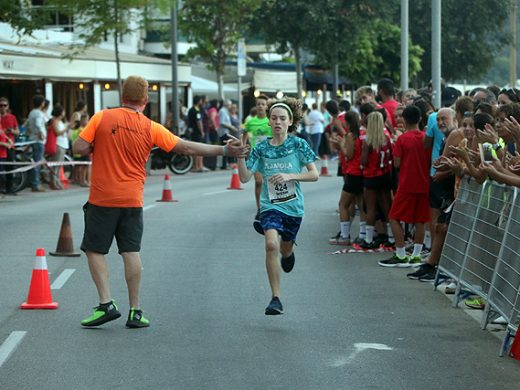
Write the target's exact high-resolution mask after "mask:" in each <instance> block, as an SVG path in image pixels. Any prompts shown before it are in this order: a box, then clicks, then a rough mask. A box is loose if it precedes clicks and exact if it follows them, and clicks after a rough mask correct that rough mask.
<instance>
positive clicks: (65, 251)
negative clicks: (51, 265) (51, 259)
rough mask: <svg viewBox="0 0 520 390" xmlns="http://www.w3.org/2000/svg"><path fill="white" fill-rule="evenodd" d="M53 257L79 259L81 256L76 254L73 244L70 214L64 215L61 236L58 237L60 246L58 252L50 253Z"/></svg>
mask: <svg viewBox="0 0 520 390" xmlns="http://www.w3.org/2000/svg"><path fill="white" fill-rule="evenodd" d="M49 254H50V255H51V256H61V257H78V256H79V255H80V254H79V253H78V252H74V245H73V244H72V228H71V227H70V217H69V213H64V214H63V220H62V222H61V229H60V236H59V237H58V244H57V245H56V250H55V251H54V252H50V253H49Z"/></svg>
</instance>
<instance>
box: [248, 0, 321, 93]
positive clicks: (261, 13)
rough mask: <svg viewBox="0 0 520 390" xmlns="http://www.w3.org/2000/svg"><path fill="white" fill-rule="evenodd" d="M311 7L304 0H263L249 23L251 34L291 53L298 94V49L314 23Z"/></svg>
mask: <svg viewBox="0 0 520 390" xmlns="http://www.w3.org/2000/svg"><path fill="white" fill-rule="evenodd" d="M312 9H313V6H312V2H310V1H307V0H264V2H263V3H262V6H261V7H260V8H259V9H258V10H257V11H256V13H255V16H254V18H253V19H252V20H251V23H250V26H249V29H250V31H251V33H252V34H260V35H261V36H262V37H263V38H264V39H265V42H266V44H268V45H273V46H274V47H275V49H276V51H277V52H278V53H280V54H285V53H288V52H290V53H291V54H292V55H293V56H294V63H295V66H296V78H297V81H296V84H297V90H298V96H299V97H300V96H302V90H303V88H302V72H301V50H302V49H305V48H307V47H308V46H309V36H310V35H311V34H313V31H314V27H315V25H316V24H317V23H316V22H317V20H316V19H315V18H314V16H313V13H312ZM295 10H297V12H295Z"/></svg>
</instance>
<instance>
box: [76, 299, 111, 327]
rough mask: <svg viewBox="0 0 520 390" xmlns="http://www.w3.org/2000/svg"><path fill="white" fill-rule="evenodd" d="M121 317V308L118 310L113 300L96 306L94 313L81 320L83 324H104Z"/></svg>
mask: <svg viewBox="0 0 520 390" xmlns="http://www.w3.org/2000/svg"><path fill="white" fill-rule="evenodd" d="M119 317H121V313H120V312H119V310H117V306H116V303H115V301H114V300H112V301H110V302H108V303H104V304H102V305H99V306H96V307H95V308H94V312H93V313H92V315H91V316H90V317H88V318H85V319H84V320H83V321H81V325H83V326H99V325H103V324H104V323H105V322H108V321H112V320H115V319H117V318H119Z"/></svg>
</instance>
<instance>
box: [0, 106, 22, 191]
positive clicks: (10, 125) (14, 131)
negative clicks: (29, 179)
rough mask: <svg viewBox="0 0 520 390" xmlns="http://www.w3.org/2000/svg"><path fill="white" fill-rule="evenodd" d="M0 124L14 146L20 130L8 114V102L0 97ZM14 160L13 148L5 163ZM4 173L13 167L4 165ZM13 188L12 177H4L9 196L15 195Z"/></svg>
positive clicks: (15, 121)
mask: <svg viewBox="0 0 520 390" xmlns="http://www.w3.org/2000/svg"><path fill="white" fill-rule="evenodd" d="M0 124H1V125H2V128H3V129H4V131H5V134H6V136H7V138H9V140H10V141H11V143H12V144H14V142H15V139H16V137H18V135H19V134H20V129H19V128H18V121H17V120H16V117H15V116H14V115H13V114H11V113H10V112H9V100H7V98H5V97H0ZM15 159H16V152H15V150H14V148H12V147H11V148H8V149H7V156H6V160H5V161H7V162H13V161H15ZM5 167H6V169H5V170H6V171H11V170H12V169H13V165H6V166H5ZM12 188H13V175H10V174H8V175H5V191H6V193H7V194H9V195H17V194H16V192H13V191H12Z"/></svg>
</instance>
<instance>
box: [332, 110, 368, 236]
mask: <svg viewBox="0 0 520 390" xmlns="http://www.w3.org/2000/svg"><path fill="white" fill-rule="evenodd" d="M344 121H345V126H346V128H347V131H348V132H347V134H346V135H344V136H339V135H333V136H332V138H331V142H333V143H334V144H335V145H336V146H337V147H338V148H339V150H340V151H341V153H342V155H343V156H344V160H345V161H344V163H343V162H342V164H341V170H342V174H343V177H344V184H343V189H342V191H341V196H340V200H339V225H340V231H339V233H338V234H337V235H336V236H334V237H331V238H330V239H329V244H331V245H350V244H351V239H350V227H351V220H352V219H353V218H354V215H353V214H351V211H352V210H350V209H351V206H353V204H354V202H357V205H358V208H359V209H360V210H361V218H360V220H361V221H364V220H365V213H364V212H363V171H362V170H361V149H362V144H363V138H364V137H365V130H364V129H363V130H361V128H360V122H359V116H358V114H357V113H355V112H354V111H348V112H347V113H345V115H344Z"/></svg>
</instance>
